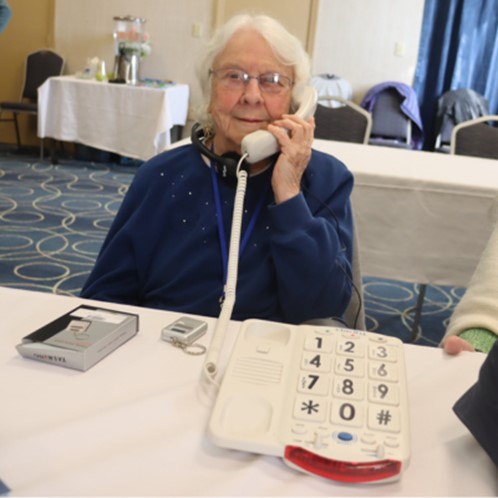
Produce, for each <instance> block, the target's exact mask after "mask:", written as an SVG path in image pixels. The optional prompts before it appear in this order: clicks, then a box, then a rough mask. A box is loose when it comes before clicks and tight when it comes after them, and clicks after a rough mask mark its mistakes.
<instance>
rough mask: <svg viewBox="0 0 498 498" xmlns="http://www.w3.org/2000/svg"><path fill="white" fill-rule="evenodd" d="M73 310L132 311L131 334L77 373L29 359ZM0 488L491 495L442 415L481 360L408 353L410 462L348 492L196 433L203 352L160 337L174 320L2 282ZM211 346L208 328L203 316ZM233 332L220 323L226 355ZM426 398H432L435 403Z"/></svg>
mask: <svg viewBox="0 0 498 498" xmlns="http://www.w3.org/2000/svg"><path fill="white" fill-rule="evenodd" d="M81 303H90V304H94V305H95V304H97V305H98V304H100V305H102V306H104V307H106V308H111V309H115V310H123V311H131V312H137V313H139V314H140V330H139V333H138V335H137V336H136V337H134V338H133V339H131V340H130V341H129V342H127V343H126V344H124V345H123V346H121V347H120V348H118V349H117V350H116V351H114V352H113V353H111V354H110V355H109V356H108V357H106V358H104V359H103V360H102V361H101V362H100V363H98V364H97V365H95V366H94V367H92V368H91V369H90V370H88V371H87V372H78V371H75V370H69V369H65V368H63V367H58V366H54V365H49V364H45V363H40V362H36V361H34V360H27V359H24V358H22V357H20V356H19V355H18V353H17V351H16V349H15V346H16V344H18V343H19V341H20V340H21V339H22V337H23V336H25V335H27V334H28V333H30V332H32V331H34V330H35V329H37V328H39V327H40V326H42V325H44V324H46V323H47V322H49V321H51V320H53V319H54V318H57V317H58V316H59V315H61V314H63V313H66V312H68V311H70V310H72V309H73V308H75V307H76V306H78V305H79V304H81ZM0 314H1V316H2V330H1V333H0V379H1V382H0V400H1V402H2V408H1V410H0V479H2V480H3V481H4V482H5V483H6V484H7V486H9V487H10V488H11V490H12V492H11V496H28V495H31V496H74V495H76V494H77V495H78V496H200V495H209V496H242V495H243V496H334V495H340V496H362V495H367V496H372V495H375V496H496V495H497V494H498V476H497V472H496V467H495V466H494V464H493V463H492V462H491V459H489V457H488V456H487V455H486V454H485V452H484V451H483V450H482V449H481V447H480V446H479V445H478V444H477V442H476V441H475V439H474V438H473V437H472V436H471V435H470V434H469V433H468V432H467V430H466V428H465V427H464V426H463V424H461V423H460V421H459V420H458V419H457V417H456V416H455V415H454V414H453V412H452V409H451V407H452V405H453V403H454V402H455V401H456V400H457V398H458V397H459V396H460V395H461V394H462V393H463V392H464V391H465V390H466V389H467V388H468V387H469V386H470V385H471V384H472V383H473V382H474V381H475V379H476V378H477V372H478V369H479V367H480V365H481V364H482V361H483V359H484V355H483V354H480V353H468V354H463V355H461V356H459V357H449V356H446V355H445V354H444V353H443V351H442V350H441V349H436V348H428V347H423V346H413V345H406V346H405V353H406V359H407V374H408V388H409V398H410V417H411V430H412V458H411V462H410V465H409V467H408V468H407V470H406V471H405V473H404V474H403V476H402V478H401V480H399V481H398V482H395V483H391V484H382V485H373V486H367V485H365V486H354V485H346V484H339V483H334V482H331V481H326V480H323V479H320V478H318V477H314V476H308V475H305V474H303V473H300V472H298V471H295V470H292V469H290V468H289V467H288V466H287V465H285V464H284V463H283V462H282V460H281V459H279V458H277V457H270V456H261V455H254V454H249V453H245V452H239V451H231V450H225V449H222V448H219V447H217V446H215V445H214V444H212V443H211V442H210V441H209V440H208V439H207V437H206V434H205V428H206V423H207V420H208V417H209V413H210V400H208V399H206V397H205V396H203V394H202V391H201V389H199V379H200V374H201V368H202V365H203V361H204V357H202V356H189V355H186V354H184V353H183V352H182V351H180V350H179V349H176V348H173V347H172V346H171V345H169V344H168V343H165V342H163V341H161V339H160V333H161V329H162V328H163V327H164V326H165V325H166V324H168V323H170V322H171V321H172V320H173V319H174V318H176V317H177V316H178V315H177V314H175V313H170V312H164V311H157V310H151V309H145V308H134V307H130V306H123V305H114V304H110V303H97V302H95V301H93V302H92V301H84V300H82V299H78V298H71V297H62V296H55V295H53V294H48V293H45V294H42V293H37V292H28V291H20V290H14V289H8V288H2V287H0ZM206 320H207V321H208V324H209V330H208V334H207V336H205V337H204V338H202V339H201V341H200V342H201V343H204V344H206V345H208V344H209V339H210V336H211V334H212V332H213V326H214V323H215V320H214V319H212V318H206ZM238 326H239V324H238V323H236V322H232V323H231V325H230V328H229V330H228V334H227V339H228V341H227V348H226V350H225V353H227V352H228V351H227V350H229V347H228V346H229V345H230V344H231V343H232V341H233V339H234V337H235V334H236V333H237V330H238ZM435 400H437V402H435Z"/></svg>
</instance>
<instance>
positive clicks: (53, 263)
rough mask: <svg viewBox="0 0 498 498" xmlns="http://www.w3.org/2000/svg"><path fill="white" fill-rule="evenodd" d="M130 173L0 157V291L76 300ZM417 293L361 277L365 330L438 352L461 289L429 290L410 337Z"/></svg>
mask: <svg viewBox="0 0 498 498" xmlns="http://www.w3.org/2000/svg"><path fill="white" fill-rule="evenodd" d="M136 168H137V164H134V165H133V164H132V165H120V164H117V163H91V162H87V161H75V160H62V161H60V164H58V165H52V164H49V163H48V162H47V161H45V162H39V161H37V160H36V159H33V158H31V159H30V158H27V157H16V156H14V155H12V154H6V155H4V157H2V156H0V285H2V286H6V287H14V288H20V289H30V290H37V291H42V292H52V293H55V294H64V295H73V296H75V295H78V293H79V291H80V289H81V287H82V285H83V283H84V282H85V280H86V278H87V276H88V274H89V272H90V270H91V268H92V266H93V263H94V261H95V258H96V256H97V253H98V251H99V248H100V246H101V244H102V242H103V239H104V237H105V234H106V233H107V230H108V229H109V226H110V224H111V222H112V219H113V217H114V215H115V214H116V212H117V209H118V207H119V205H120V203H121V200H122V198H123V195H124V194H125V192H126V190H127V188H128V185H129V184H130V181H131V179H132V178H133V175H134V173H135V171H136ZM418 292H419V286H418V285H417V284H410V283H406V282H398V281H389V280H380V279H376V278H372V277H368V276H365V277H364V297H365V309H366V314H367V329H368V330H372V331H378V332H381V333H384V334H388V335H394V336H397V337H400V338H401V339H402V340H403V341H405V342H411V341H412V339H413V337H412V336H415V335H416V342H417V343H419V344H425V345H432V346H435V345H437V344H438V343H439V340H440V339H441V337H442V335H443V334H444V330H445V327H446V324H447V321H448V319H449V317H450V315H451V312H452V310H453V309H454V307H455V305H456V303H458V301H459V299H460V298H461V296H462V294H463V292H464V289H461V288H449V287H432V286H428V287H427V292H426V296H425V300H424V304H423V313H422V317H421V321H420V328H419V330H416V331H415V333H414V332H412V328H413V321H414V316H415V313H414V312H413V308H414V307H415V306H416V302H417V297H418Z"/></svg>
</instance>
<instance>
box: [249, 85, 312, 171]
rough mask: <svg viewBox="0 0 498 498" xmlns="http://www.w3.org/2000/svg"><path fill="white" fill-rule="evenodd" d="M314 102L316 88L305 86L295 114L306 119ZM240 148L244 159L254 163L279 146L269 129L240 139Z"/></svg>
mask: <svg viewBox="0 0 498 498" xmlns="http://www.w3.org/2000/svg"><path fill="white" fill-rule="evenodd" d="M316 103H317V93H316V90H315V89H314V88H313V87H311V86H308V87H306V88H305V89H304V92H303V98H302V100H301V104H300V105H299V109H298V110H297V111H296V114H297V115H298V116H299V117H301V118H303V119H308V118H309V117H311V116H313V114H314V113H315V109H316ZM241 149H242V155H243V156H246V157H245V160H246V161H247V162H248V163H250V164H254V163H257V162H259V161H261V160H263V159H264V158H265V157H269V156H271V155H273V154H275V152H277V151H278V149H279V146H278V142H277V140H276V139H275V137H274V136H273V135H272V134H271V133H270V132H269V131H266V130H258V131H255V132H253V133H250V134H249V135H246V136H245V137H244V138H243V139H242V144H241Z"/></svg>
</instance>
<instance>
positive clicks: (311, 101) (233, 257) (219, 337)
mask: <svg viewBox="0 0 498 498" xmlns="http://www.w3.org/2000/svg"><path fill="white" fill-rule="evenodd" d="M316 104H317V93H316V90H315V89H314V88H313V87H310V86H308V87H306V88H305V89H304V92H303V98H302V99H301V104H300V105H299V108H298V110H297V111H296V114H297V115H298V116H300V117H301V118H303V119H308V118H309V117H310V116H313V114H314V113H315V110H316ZM241 147H242V157H241V160H240V163H239V166H240V165H241V164H242V161H243V160H246V161H247V162H248V163H251V164H254V163H257V162H258V161H261V160H262V159H264V158H266V157H269V156H271V155H273V154H275V153H276V152H277V151H278V150H279V146H278V142H277V140H276V139H275V137H274V136H273V135H272V134H271V133H270V132H269V131H265V130H258V131H255V132H253V133H250V134H249V135H247V136H245V137H244V138H243V140H242V144H241ZM246 185H247V171H245V170H244V168H240V167H239V168H238V172H237V190H236V194H235V202H234V209H233V219H232V232H231V236H230V246H229V254H228V272H227V282H226V284H225V289H224V290H225V299H224V301H223V304H222V307H221V313H220V316H219V317H218V321H217V322H216V327H215V330H214V334H213V337H212V339H211V343H210V346H209V349H208V351H207V355H206V360H205V362H204V368H203V379H204V380H207V381H208V383H209V384H213V385H218V382H217V380H216V377H217V374H218V359H219V356H220V354H221V349H222V346H223V340H224V338H225V332H226V329H227V327H228V324H229V321H230V319H231V316H232V310H233V307H234V305H235V288H236V285H237V269H238V259H239V258H238V253H239V243H240V230H241V223H242V213H243V207H244V196H245V190H246Z"/></svg>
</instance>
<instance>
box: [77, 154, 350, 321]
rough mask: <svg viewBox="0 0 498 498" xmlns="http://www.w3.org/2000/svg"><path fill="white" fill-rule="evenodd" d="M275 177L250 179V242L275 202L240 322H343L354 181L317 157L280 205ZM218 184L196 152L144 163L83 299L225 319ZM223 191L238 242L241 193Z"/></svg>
mask: <svg viewBox="0 0 498 498" xmlns="http://www.w3.org/2000/svg"><path fill="white" fill-rule="evenodd" d="M271 174H272V168H270V169H268V170H266V171H264V172H263V173H260V174H258V175H255V176H252V177H249V180H248V185H247V192H246V197H245V203H244V217H243V224H242V236H243V235H244V233H245V231H246V228H247V225H248V222H249V220H250V218H251V216H252V214H253V212H254V210H255V207H256V205H257V203H258V200H259V199H260V197H261V196H262V195H265V196H266V198H265V199H264V204H263V208H262V210H261V211H260V213H259V216H258V217H257V219H256V223H255V225H254V228H253V230H252V231H251V232H250V238H249V240H248V243H247V244H246V246H245V248H244V250H243V252H242V254H241V256H240V260H239V270H238V282H237V292H236V304H235V307H234V310H233V314H232V317H233V319H236V320H244V319H247V318H261V319H267V320H276V321H281V322H289V323H300V322H302V321H305V320H308V319H312V318H323V317H332V316H335V317H340V316H342V314H343V312H344V310H345V308H346V306H347V304H348V302H349V300H350V297H351V278H352V277H351V260H352V215H351V207H350V201H349V196H350V194H351V190H352V187H353V177H352V175H351V173H350V172H349V171H348V170H347V169H346V167H345V166H344V165H343V164H342V163H341V162H339V161H338V160H337V159H335V158H333V157H331V156H329V155H327V154H324V153H321V152H318V151H313V153H312V158H311V161H310V164H309V166H308V168H307V169H306V172H305V175H304V177H303V192H302V193H301V194H299V195H297V196H295V197H294V198H292V199H290V200H288V201H286V202H284V203H282V204H279V205H276V204H275V203H274V198H273V192H272V190H271V188H270V189H269V188H268V184H269V182H270V181H271ZM211 180H212V179H211V173H210V168H209V167H208V165H207V164H206V163H205V162H204V160H203V158H202V156H201V155H200V154H199V152H198V151H197V150H196V149H195V148H194V146H192V145H186V146H183V147H178V148H176V149H173V150H171V151H168V152H164V153H162V154H159V155H158V156H156V157H154V158H152V159H151V160H150V161H148V162H147V163H145V164H143V165H142V166H141V167H140V168H139V170H138V172H137V174H136V176H135V178H134V180H133V182H132V184H131V186H130V189H129V191H128V193H127V194H126V196H125V199H124V200H123V203H122V205H121V208H120V210H119V212H118V214H117V215H116V217H115V219H114V222H113V224H112V226H111V228H110V230H109V233H108V234H107V237H106V240H105V241H104V244H103V246H102V248H101V251H100V254H99V256H98V258H97V262H96V264H95V267H94V268H93V271H92V273H91V275H90V277H89V279H88V281H87V282H86V284H85V286H84V288H83V290H82V293H81V295H82V296H83V297H85V298H92V299H98V300H103V301H112V302H119V303H127V304H132V305H138V306H146V307H151V308H160V309H166V310H171V311H178V312H185V313H193V314H200V315H205V316H218V315H219V312H220V304H219V299H220V296H221V295H222V292H223V264H222V257H221V250H220V237H219V234H218V225H217V213H216V207H215V197H214V192H213V191H214V189H213V185H212V181H211ZM218 186H219V197H220V200H221V208H222V218H223V219H222V223H223V225H224V230H225V234H226V238H227V243H228V241H229V240H230V228H231V220H232V209H233V202H234V196H235V185H234V183H233V182H227V181H226V180H222V179H219V180H218ZM227 250H228V249H227Z"/></svg>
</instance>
